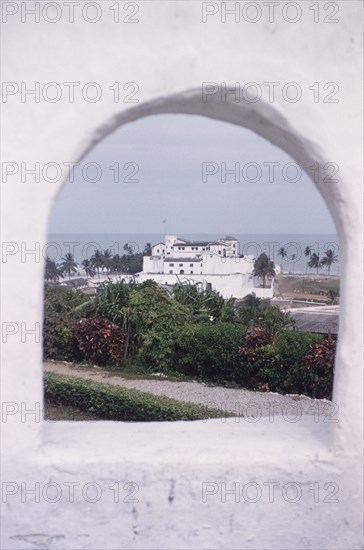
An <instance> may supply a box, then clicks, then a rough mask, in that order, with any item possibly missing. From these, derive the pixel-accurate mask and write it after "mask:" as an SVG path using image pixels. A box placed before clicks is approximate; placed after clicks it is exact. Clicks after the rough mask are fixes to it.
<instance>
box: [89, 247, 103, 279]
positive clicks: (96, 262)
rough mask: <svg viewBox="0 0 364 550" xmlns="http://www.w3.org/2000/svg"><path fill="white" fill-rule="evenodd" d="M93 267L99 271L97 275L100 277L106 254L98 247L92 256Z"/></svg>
mask: <svg viewBox="0 0 364 550" xmlns="http://www.w3.org/2000/svg"><path fill="white" fill-rule="evenodd" d="M90 262H91V265H92V267H94V268H95V269H96V271H97V276H98V277H100V269H102V268H103V267H104V256H103V254H102V252H101V251H100V250H98V249H96V250H95V252H94V253H93V255H92V256H91V258H90Z"/></svg>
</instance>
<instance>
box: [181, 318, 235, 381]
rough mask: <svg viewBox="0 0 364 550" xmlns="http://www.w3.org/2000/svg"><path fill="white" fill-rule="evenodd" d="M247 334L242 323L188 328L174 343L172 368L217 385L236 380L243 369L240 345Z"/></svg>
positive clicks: (203, 324)
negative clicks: (217, 383)
mask: <svg viewBox="0 0 364 550" xmlns="http://www.w3.org/2000/svg"><path fill="white" fill-rule="evenodd" d="M245 332H246V327H245V326H244V325H242V324H240V323H221V322H217V323H214V322H209V323H202V324H198V325H187V326H185V327H183V328H181V330H180V331H179V333H178V334H177V335H176V338H175V341H174V343H173V355H172V361H173V363H172V365H171V368H172V369H173V370H175V371H177V372H180V373H183V374H187V375H189V376H194V377H198V378H201V379H205V380H211V381H214V382H223V381H237V380H238V378H239V371H240V370H241V359H240V355H239V346H240V345H241V343H242V341H243V336H244V334H245Z"/></svg>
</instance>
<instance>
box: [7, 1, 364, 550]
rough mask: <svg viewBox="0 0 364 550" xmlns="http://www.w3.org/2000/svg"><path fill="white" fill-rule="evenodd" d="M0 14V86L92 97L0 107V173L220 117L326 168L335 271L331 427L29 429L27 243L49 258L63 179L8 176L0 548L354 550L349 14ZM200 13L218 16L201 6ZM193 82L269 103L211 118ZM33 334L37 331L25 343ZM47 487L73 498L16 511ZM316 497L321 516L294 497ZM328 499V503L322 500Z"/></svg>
mask: <svg viewBox="0 0 364 550" xmlns="http://www.w3.org/2000/svg"><path fill="white" fill-rule="evenodd" d="M1 4H2V7H3V6H4V5H9V4H15V8H16V7H19V12H17V13H15V14H14V15H13V16H9V17H8V19H7V20H6V19H4V22H3V23H2V46H3V48H2V50H3V51H2V57H3V61H4V62H3V67H2V77H3V79H4V80H5V81H8V82H15V83H18V84H19V86H20V83H21V82H24V83H26V84H27V86H28V87H32V86H34V84H35V83H36V82H39V83H41V84H42V85H44V84H45V83H47V82H51V81H52V82H57V83H59V85H60V86H61V88H62V89H63V90H64V91H66V90H67V88H65V87H64V85H63V83H64V82H79V83H80V88H77V90H78V89H82V86H84V85H85V84H86V83H88V82H97V83H98V84H99V86H101V88H102V90H103V96H102V98H101V99H100V101H98V102H95V103H90V102H88V101H85V100H83V98H82V95H81V94H79V93H76V99H75V101H74V102H73V103H72V102H70V101H68V100H67V99H66V98H65V97H63V98H62V99H61V100H60V101H58V102H56V103H51V102H48V101H45V100H44V99H43V97H42V96H41V97H42V99H41V100H40V101H39V102H38V103H37V102H34V101H33V100H32V97H31V96H26V97H25V101H24V102H22V101H21V100H20V94H15V95H13V96H9V97H8V98H7V102H6V103H3V105H2V107H3V111H4V113H3V114H4V116H3V137H5V138H6V140H5V143H3V145H2V153H3V154H2V161H3V162H10V163H18V164H20V163H27V166H33V165H34V163H35V162H39V163H40V164H41V165H42V167H43V166H44V165H45V164H47V163H49V162H56V163H59V165H61V166H64V163H65V162H78V161H80V160H81V159H82V157H83V155H84V154H85V153H86V152H87V151H89V150H90V149H91V148H92V147H93V145H95V144H96V143H97V142H98V141H99V140H100V139H102V138H103V137H105V136H106V135H107V134H108V133H110V132H112V131H113V130H115V129H116V128H118V127H119V125H120V124H124V123H128V122H131V121H133V120H136V119H137V118H140V117H142V116H147V115H148V114H153V113H154V114H155V113H190V114H200V115H206V116H210V117H213V118H217V119H221V120H225V121H230V122H232V123H234V124H238V125H241V126H245V127H247V128H250V129H252V130H253V131H256V132H257V133H259V134H260V135H262V136H264V137H266V138H267V139H269V140H270V141H271V142H272V143H273V144H275V145H277V146H279V147H281V148H283V149H284V150H285V151H286V152H287V153H289V154H290V155H291V156H292V157H293V158H294V159H295V160H296V161H297V162H299V163H300V165H301V166H302V167H303V168H305V169H307V170H308V171H310V168H309V167H310V166H312V165H313V164H314V163H315V162H317V163H319V164H320V166H322V165H325V163H328V162H334V163H336V164H337V165H338V166H339V177H338V178H337V180H338V181H327V180H326V181H324V177H325V172H323V171H322V170H321V173H320V176H319V181H318V182H317V186H318V189H319V190H320V191H321V192H322V194H323V196H324V197H325V200H326V202H327V205H328V207H329V209H330V211H331V213H332V215H333V218H334V221H335V223H336V227H337V231H338V235H339V240H340V250H341V264H342V266H343V267H342V292H341V317H340V335H339V348H338V353H337V361H336V370H335V394H334V401H335V403H336V406H337V408H336V412H335V415H334V416H335V417H336V419H337V420H338V423H323V422H322V419H321V421H320V422H317V423H315V422H313V421H312V420H311V419H310V418H301V419H298V421H297V422H295V423H292V422H289V421H288V420H287V419H285V418H281V419H280V420H278V419H275V420H274V421H273V422H271V421H270V419H269V418H261V419H258V421H256V422H248V421H242V422H240V423H237V422H235V420H234V419H232V420H229V421H228V422H226V423H224V422H221V421H218V420H217V421H208V422H206V423H204V422H195V423H192V424H189V423H178V424H173V423H171V424H169V423H166V424H164V425H159V424H154V423H151V424H137V425H131V424H130V425H125V424H122V423H110V422H103V423H96V424H93V423H76V422H75V423H57V424H56V425H54V424H52V423H45V424H44V423H42V422H40V421H39V420H40V418H39V415H38V416H37V413H36V414H35V415H34V414H33V415H32V414H26V412H25V408H26V409H27V410H34V409H36V410H37V408H36V407H37V405H36V403H38V404H40V406H41V403H42V361H41V343H40V341H39V338H37V330H38V329H37V327H38V325H37V324H36V323H39V322H41V320H42V292H43V286H42V281H43V268H44V265H43V260H42V258H41V257H40V256H39V254H38V253H37V248H36V243H39V246H40V247H42V246H43V245H44V243H45V242H46V235H47V222H48V217H49V214H50V211H51V208H52V205H53V204H54V201H55V200H56V197H57V194H58V193H59V190H60V188H61V182H56V183H51V182H50V181H49V180H48V181H47V180H46V179H45V178H44V177H43V178H40V181H39V182H35V181H34V180H33V179H32V177H31V176H29V177H26V179H25V181H22V179H21V171H20V170H19V171H18V172H17V173H15V174H14V175H13V176H11V177H10V176H9V178H8V179H7V181H3V190H2V205H1V207H2V223H3V231H2V239H3V241H4V243H8V244H5V248H3V261H2V331H3V345H2V398H3V400H4V402H5V408H4V410H5V413H6V414H5V415H4V416H3V423H2V428H3V429H2V434H3V444H4V445H3V448H4V449H5V451H6V454H5V456H4V462H3V468H2V478H3V482H6V483H10V484H11V483H12V484H13V485H7V486H6V487H5V488H6V489H7V493H9V491H10V493H11V492H13V493H14V494H12V495H11V494H7V493H5V494H6V498H5V502H4V504H3V508H4V510H3V512H4V516H3V517H4V519H3V530H2V537H3V540H2V544H1V546H2V548H9V549H13V548H18V549H23V548H28V547H29V548H31V547H34V546H36V545H37V546H36V547H38V548H42V547H43V548H49V549H53V548H63V549H65V548H67V549H81V548H89V549H99V548H100V549H101V548H108V549H117V548H128V549H129V548H138V549H140V548H153V549H154V548H184V549H185V548H250V549H262V548H274V549H278V548H279V549H291V548H295V549H296V548H300V549H301V548H302V549H303V548H311V549H318V548H320V549H321V548H325V549H326V548H330V549H340V550H342V549H344V548H345V549H359V548H362V544H363V543H362V534H361V533H362V531H361V521H362V494H361V487H362V483H361V480H362V477H361V476H362V467H361V452H362V418H363V410H362V404H363V391H362V388H363V383H362V382H363V366H362V365H363V363H362V346H361V338H362V321H361V308H362V306H361V304H362V288H361V282H360V281H361V279H362V269H363V263H362V257H361V250H362V241H361V231H362V207H361V205H362V176H361V175H362V166H361V162H360V159H361V151H362V150H361V147H362V145H361V136H362V123H361V121H362V116H361V95H360V94H361V74H362V67H361V55H362V54H361V51H362V50H361V21H362V4H361V3H360V2H356V1H351V0H346V1H345V2H336V3H334V7H335V5H337V6H339V12H338V14H337V15H336V18H337V19H338V22H337V23H335V22H334V23H329V22H325V21H324V17H326V18H327V17H329V19H332V17H334V18H335V16H330V15H329V14H330V12H331V11H332V8H330V6H329V7H326V9H325V10H324V7H323V6H321V7H322V9H321V11H320V12H319V14H317V13H316V14H315V11H314V10H313V9H309V6H308V4H311V3H310V2H299V7H301V11H302V16H301V17H300V19H299V20H298V21H297V22H296V23H289V22H288V21H287V20H286V19H287V13H288V12H284V11H283V7H284V5H285V4H287V3H286V2H283V3H280V4H279V6H278V9H277V12H276V15H275V16H274V18H273V22H271V23H270V22H269V20H268V16H267V11H266V9H265V11H264V16H262V18H261V19H260V20H259V21H257V22H256V23H249V22H247V21H245V20H244V19H242V20H240V22H239V23H235V22H234V21H232V22H231V21H230V22H229V21H227V22H226V23H222V21H221V17H220V15H221V13H217V15H214V16H210V17H208V19H207V21H206V22H205V23H203V22H202V17H201V3H200V2H198V1H196V2H183V1H180V2H179V1H168V2H159V1H154V2H139V3H138V7H139V13H138V15H137V17H138V18H139V23H135V24H126V23H123V22H120V23H118V24H116V23H115V22H114V21H113V18H112V17H111V15H112V14H113V13H114V12H113V11H111V10H110V9H109V8H110V7H111V5H112V4H115V3H114V2H107V1H106V2H105V1H104V2H102V3H101V2H100V3H99V4H98V5H99V6H100V7H101V11H102V17H101V19H100V20H99V21H98V22H97V23H94V24H91V23H89V22H87V21H84V20H82V18H81V17H80V16H79V15H77V13H79V11H78V8H77V10H76V15H75V20H74V22H73V23H69V22H68V20H67V17H66V16H65V15H64V16H63V18H61V20H60V21H59V22H57V23H54V24H51V23H49V22H47V21H45V19H44V17H42V18H41V19H40V22H34V23H33V22H32V19H31V18H28V19H26V20H25V23H23V22H22V21H21V11H20V8H21V6H20V3H18V4H19V5H18V4H16V3H15V2H11V3H9V2H2V3H1ZM24 4H25V3H24ZM26 4H33V3H32V2H28V3H26ZM59 4H60V5H62V4H63V3H62V2H59ZM81 4H82V2H81ZM243 4H246V2H243V3H241V5H240V6H242V5H243ZM320 4H323V3H322V2H321V3H320ZM330 4H332V3H330ZM216 6H217V7H216ZM61 7H62V9H63V14H65V13H66V11H65V10H67V8H66V7H65V6H61ZM210 7H211V9H212V11H214V10H215V9H217V10H219V9H220V8H219V4H217V3H212V4H211V6H210ZM10 9H11V8H10ZM114 9H115V8H114ZM293 9H294V8H293ZM15 11H16V10H15ZM129 13H130V7H129V8H128V7H127V6H126V9H125V10H123V9H121V11H120V14H121V17H122V18H124V17H125V14H129ZM292 13H293V12H292ZM284 14H286V15H285V17H284ZM316 15H317V17H318V22H317V23H315V22H314V21H313V18H314V17H316ZM89 17H91V12H90V15H89ZM250 17H252V16H250ZM290 17H292V15H290ZM115 82H120V91H121V94H122V98H124V99H125V95H126V94H127V93H130V92H131V91H133V90H134V89H135V88H133V87H131V88H130V87H129V88H126V90H125V91H124V90H123V86H124V85H125V84H126V83H127V82H135V83H137V84H138V89H139V90H138V93H137V97H138V100H139V102H138V103H134V104H130V103H123V102H121V101H120V102H116V101H114V100H113V92H111V91H110V89H109V88H110V86H112V85H113V84H114V83H115ZM203 82H215V83H228V84H230V85H234V84H235V83H236V82H240V83H241V85H242V86H243V85H244V84H246V83H248V82H256V83H261V84H262V83H264V82H275V83H277V82H278V85H277V88H276V90H277V92H278V93H277V94H276V96H275V98H274V100H273V101H272V102H270V101H269V99H268V98H267V97H264V100H261V101H258V102H255V103H253V102H251V101H248V100H243V101H238V102H235V101H234V97H233V96H231V95H230V96H228V97H227V100H226V101H223V102H222V101H221V97H220V98H219V93H216V94H215V95H211V96H209V98H208V101H207V102H202V101H201V98H202V95H201V85H202V83H203ZM288 82H296V83H299V86H300V87H301V89H302V90H303V93H302V98H301V99H300V100H299V101H297V102H295V103H292V102H289V101H286V100H285V99H284V97H283V96H282V89H283V87H284V85H285V84H286V83H288ZM315 82H316V83H319V85H320V90H321V92H322V91H323V89H322V86H324V85H325V83H328V82H334V83H337V84H338V86H339V93H338V97H339V102H338V103H327V102H326V103H325V102H324V101H323V98H324V97H326V95H325V94H326V93H328V92H330V91H331V89H328V90H326V91H324V92H323V93H324V95H320V98H319V99H318V102H315V101H314V100H313V92H312V91H310V90H309V88H310V87H312V86H313V85H314V83H315ZM14 89H15V88H14ZM219 90H220V89H217V92H219ZM265 90H267V88H265ZM248 99H249V97H248ZM268 160H270V159H268ZM16 166H17V165H16V164H15V165H14V170H15V168H16ZM9 243H13V244H9ZM34 249H35V251H36V252H35V253H33V254H32V253H31V252H30V251H31V250H34ZM32 329H35V335H34V334H30V333H27V332H26V331H30V330H32ZM11 332H12V333H13V334H10V333H11ZM38 332H39V330H38ZM4 335H5V336H4ZM36 340H38V341H36ZM21 413H23V414H21ZM49 482H56V483H58V484H59V485H60V486H61V487H63V489H65V487H66V486H65V485H63V484H64V483H75V484H79V485H76V486H75V487H76V488H77V491H76V496H75V499H74V502H71V501H70V500H71V499H70V498H68V497H67V493H66V491H64V492H63V494H62V498H61V500H60V501H59V502H58V503H52V502H50V498H51V497H52V494H49V496H48V497H45V496H44V495H41V497H40V501H39V502H33V500H32V497H31V495H25V497H24V494H23V497H24V498H25V502H22V499H21V496H22V495H21V491H20V489H21V483H25V484H26V488H28V489H31V488H32V487H33V486H34V484H35V483H39V484H40V488H41V489H43V488H44V486H46V484H47V483H49ZM117 482H120V484H121V487H122V488H124V486H125V484H126V483H128V482H129V483H130V482H134V483H136V484H138V487H139V490H138V494H137V498H138V501H139V502H135V503H133V502H122V501H123V500H124V499H125V491H128V489H122V491H121V499H120V500H121V502H119V503H116V502H114V499H113V494H114V493H113V491H112V490H110V489H109V487H110V486H112V485H113V484H115V483H117ZM248 482H251V483H255V484H259V486H260V487H261V488H262V489H263V490H265V493H264V497H263V496H262V498H261V499H260V500H259V501H258V502H255V503H254V502H252V501H251V498H252V496H250V502H248V499H246V498H245V499H243V498H242V499H241V500H240V502H235V497H234V495H233V496H231V495H230V496H227V497H226V499H225V500H226V502H224V498H223V495H222V492H221V488H224V486H222V485H221V484H222V483H226V489H231V488H232V487H233V484H234V483H235V488H236V487H237V485H236V484H237V483H240V484H241V485H240V488H241V487H242V486H243V485H244V484H246V483H248ZM270 482H277V483H278V484H279V489H278V495H277V494H276V496H275V498H274V499H273V500H274V501H273V502H271V501H270V499H269V496H267V486H266V485H263V484H264V483H270ZM288 482H293V483H296V484H300V487H301V488H302V495H301V496H300V498H299V500H298V501H297V502H296V503H292V502H291V503H290V502H287V498H286V499H285V498H283V496H284V495H283V493H282V491H283V489H282V487H283V486H284V485H285V484H286V483H288ZM87 483H98V484H99V485H100V487H102V491H103V492H102V495H101V498H100V500H99V501H98V502H97V503H92V502H90V499H92V498H93V496H94V493H92V491H90V495H89V496H88V497H87V491H86V497H87V498H86V497H85V495H84V496H83V497H82V492H80V489H83V488H84V487H85V485H86V484H87ZM204 483H205V484H206V483H209V484H210V485H208V486H207V487H208V489H209V490H210V493H211V492H212V493H214V494H213V495H210V496H208V497H206V495H205V497H206V502H203V496H204V495H203V487H205V490H206V485H203V484H204ZM315 483H316V484H318V485H314V486H313V487H319V490H320V493H319V496H318V497H317V499H318V501H317V499H316V501H315V499H314V490H311V489H310V487H312V484H315ZM327 483H331V484H335V485H331V486H330V485H329V486H327V485H325V484H327ZM68 487H69V485H68ZM127 487H129V486H127ZM332 487H334V488H337V494H336V498H338V500H339V502H327V497H328V495H329V493H330V491H331V488H332ZM215 489H216V491H215ZM53 495H54V493H53ZM282 495H283V496H282ZM286 496H287V495H286ZM253 497H254V495H253ZM129 501H130V498H129ZM42 545H43V546H42Z"/></svg>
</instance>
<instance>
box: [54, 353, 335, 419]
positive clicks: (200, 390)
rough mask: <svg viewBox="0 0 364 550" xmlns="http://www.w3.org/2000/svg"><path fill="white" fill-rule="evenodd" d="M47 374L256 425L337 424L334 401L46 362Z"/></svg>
mask: <svg viewBox="0 0 364 550" xmlns="http://www.w3.org/2000/svg"><path fill="white" fill-rule="evenodd" d="M44 369H45V371H47V372H57V373H60V374H67V375H71V376H77V377H79V378H84V379H89V380H94V381H95V382H102V383H104V384H112V385H116V386H122V387H124V388H133V389H137V390H140V391H143V392H148V393H152V394H154V395H164V396H167V397H171V398H173V399H177V400H178V401H185V402H188V403H198V404H203V405H207V406H208V407H212V408H219V409H220V408H221V409H223V410H224V411H227V412H232V413H236V414H237V415H239V416H240V415H242V416H244V417H247V418H250V419H251V421H252V422H253V421H256V420H258V419H259V418H261V417H262V416H270V417H271V419H272V420H273V419H274V417H275V416H281V415H283V416H284V417H285V418H286V420H287V422H292V423H294V422H298V421H299V419H300V418H301V416H302V415H311V416H312V419H313V422H327V423H331V422H334V421H335V420H336V412H337V411H336V409H337V407H336V405H335V403H333V402H331V401H326V400H320V399H310V398H309V397H305V396H299V395H279V394H277V393H270V392H266V393H263V392H253V391H248V390H245V389H235V388H234V389H232V388H224V387H221V386H211V385H208V384H205V383H201V382H195V381H189V382H174V381H170V380H163V379H161V378H158V379H156V380H150V379H136V380H131V379H129V378H123V376H122V375H115V374H112V373H110V372H108V371H106V370H103V369H101V368H99V367H93V368H92V367H80V366H72V364H70V363H57V362H53V361H52V362H45V363H44Z"/></svg>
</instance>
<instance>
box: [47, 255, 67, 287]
mask: <svg viewBox="0 0 364 550" xmlns="http://www.w3.org/2000/svg"><path fill="white" fill-rule="evenodd" d="M60 277H62V278H63V273H62V270H61V268H60V266H59V265H58V264H56V262H55V261H54V260H51V259H50V258H49V257H48V256H47V257H46V265H45V271H44V278H45V280H46V281H58V279H59V278H60Z"/></svg>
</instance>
